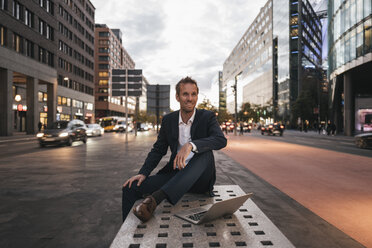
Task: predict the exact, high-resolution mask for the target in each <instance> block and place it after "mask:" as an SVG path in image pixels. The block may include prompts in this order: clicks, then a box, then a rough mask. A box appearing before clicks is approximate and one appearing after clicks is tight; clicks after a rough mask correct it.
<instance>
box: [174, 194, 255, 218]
mask: <svg viewBox="0 0 372 248" xmlns="http://www.w3.org/2000/svg"><path fill="white" fill-rule="evenodd" d="M252 195H253V193H249V194H246V195H243V196H238V197H234V198H231V199H228V200H225V201H220V202H216V203H214V204H208V205H204V206H201V207H197V208H191V209H187V210H183V211H181V212H178V213H175V214H174V215H175V216H177V217H179V218H181V219H184V220H186V221H188V222H191V223H193V224H196V225H198V224H201V223H204V222H209V221H212V220H215V219H217V218H219V217H222V216H225V215H230V214H233V213H234V212H235V211H236V210H238V208H239V207H240V206H241V205H243V203H244V202H245V201H246V200H248V198H250V197H251V196H252Z"/></svg>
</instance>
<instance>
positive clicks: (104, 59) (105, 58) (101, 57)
mask: <svg viewBox="0 0 372 248" xmlns="http://www.w3.org/2000/svg"><path fill="white" fill-rule="evenodd" d="M98 59H99V61H109V60H110V57H109V56H99V58H98Z"/></svg>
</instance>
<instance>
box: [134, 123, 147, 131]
mask: <svg viewBox="0 0 372 248" xmlns="http://www.w3.org/2000/svg"><path fill="white" fill-rule="evenodd" d="M136 125H137V131H148V130H149V126H148V124H147V123H141V122H137V124H136Z"/></svg>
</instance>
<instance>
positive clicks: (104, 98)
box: [98, 96, 107, 102]
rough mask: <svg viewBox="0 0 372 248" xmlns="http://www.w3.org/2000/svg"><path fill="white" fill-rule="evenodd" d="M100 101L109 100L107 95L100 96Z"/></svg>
mask: <svg viewBox="0 0 372 248" xmlns="http://www.w3.org/2000/svg"><path fill="white" fill-rule="evenodd" d="M98 101H100V102H107V96H99V97H98Z"/></svg>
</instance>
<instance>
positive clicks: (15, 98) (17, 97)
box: [14, 94, 22, 129]
mask: <svg viewBox="0 0 372 248" xmlns="http://www.w3.org/2000/svg"><path fill="white" fill-rule="evenodd" d="M14 100H15V101H16V102H17V103H19V102H20V101H21V100H22V97H21V95H19V94H17V95H15V97H14ZM20 106H21V105H19V104H17V118H16V128H17V129H18V118H19V109H20Z"/></svg>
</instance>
